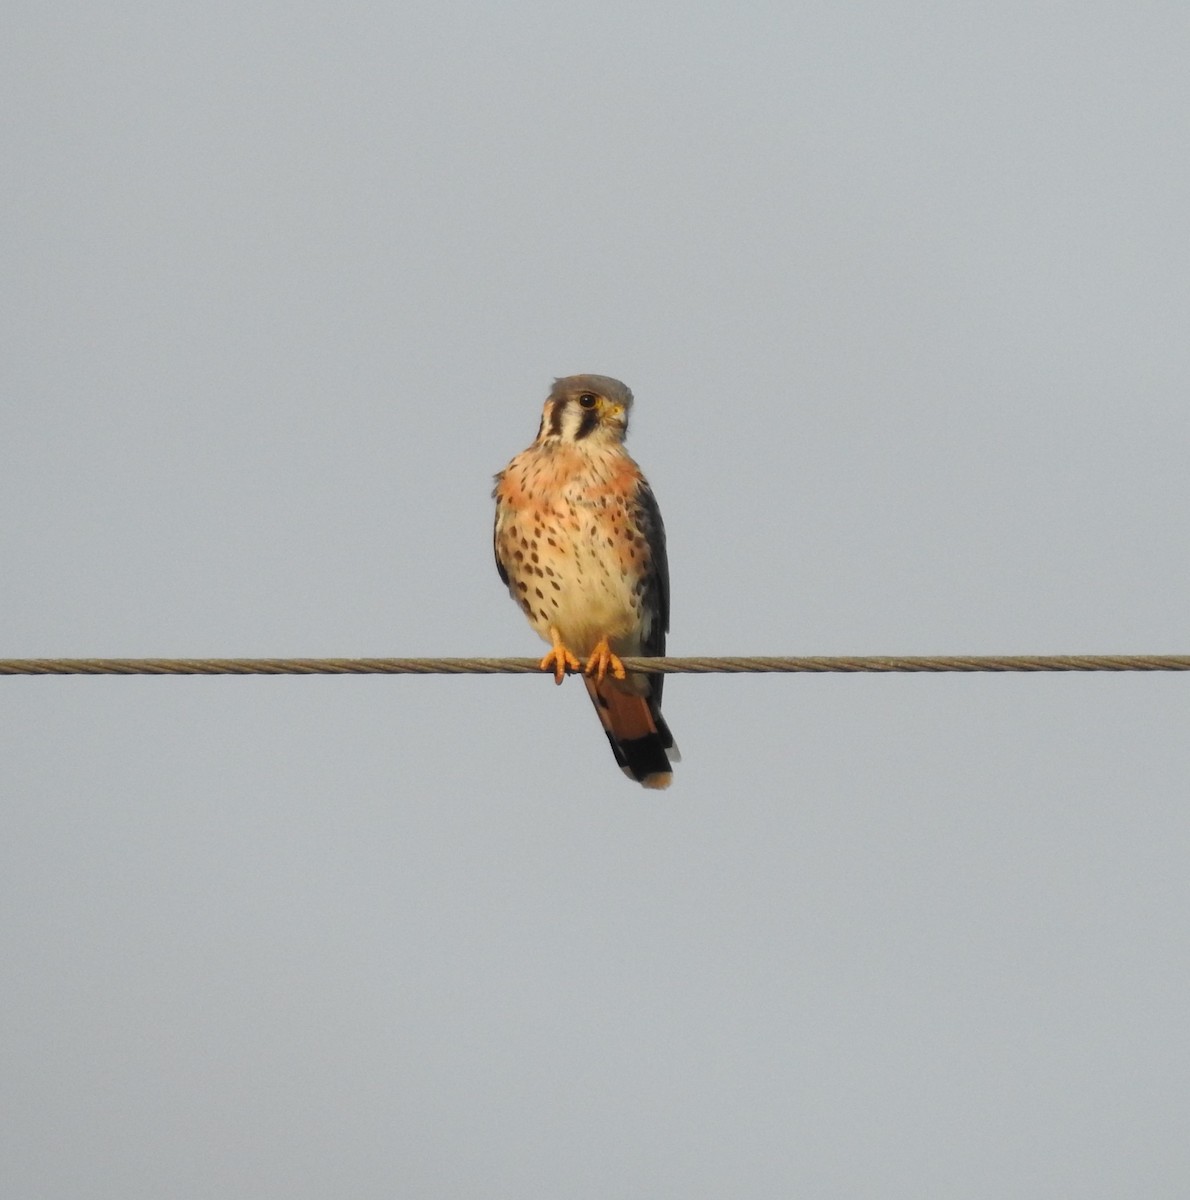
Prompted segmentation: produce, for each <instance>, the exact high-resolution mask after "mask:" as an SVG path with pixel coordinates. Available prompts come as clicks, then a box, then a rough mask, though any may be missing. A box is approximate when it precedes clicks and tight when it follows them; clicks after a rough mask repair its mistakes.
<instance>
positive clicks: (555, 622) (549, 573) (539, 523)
mask: <svg viewBox="0 0 1190 1200" xmlns="http://www.w3.org/2000/svg"><path fill="white" fill-rule="evenodd" d="M496 542H497V547H498V549H499V553H500V558H501V560H502V561H503V563H504V565H505V569H506V570H507V571H508V578H509V591H510V592H511V593H512V595H513V598H514V599H515V600H517V602H518V603H519V604H520V605H521V607H522V608H523V609H524V611H525V615H526V616H527V617H528V618H529V621H530V623H531V624H532V626H533V628H534V629H536V630H537V632H538V633H539V634H540V635H541V637H542V638H544V639H545V640H546V641H547V642H548V641H549V640H550V627H551V626H552V627H553V628H555V629H557V630H558V632H559V633H560V634H561V636H562V640H563V641H564V642H565V643H566V645H567V647H568V648H569V649H571V650H572V651H573V652H574V653H575V654H578V655H580V656H583V655H588V654H590V653H591V651H592V650H593V649H594V647H595V645H596V643H597V642H598V641H599V640H600V639H601V638H604V637H606V638H607V639H608V641H609V642H610V644H611V647H612V649H613V650H615V651H616V652H617V653H620V654H635V653H639V650H640V640H641V592H642V590H643V588H642V585H641V584H640V582H639V581H640V580H641V578H642V573H643V572H642V568H643V566H644V561H643V556H644V554H645V553H646V551H645V548H644V542H643V539H641V538H640V537H639V535H638V534H637V531H636V530H635V529H634V528H633V527H632V525H631V523H630V521H629V520H628V517H627V513H626V511H625V509H624V507H623V506H622V505H621V504H619V503H618V502H616V501H614V500H610V501H609V502H607V503H592V502H591V501H589V500H586V499H573V500H570V502H569V503H559V504H555V505H550V506H545V505H537V504H534V505H530V506H527V507H526V508H524V509H522V510H521V511H520V512H518V513H516V514H515V515H509V516H508V517H507V519H506V520H504V521H503V522H502V525H501V528H499V529H498V530H497V534H496Z"/></svg>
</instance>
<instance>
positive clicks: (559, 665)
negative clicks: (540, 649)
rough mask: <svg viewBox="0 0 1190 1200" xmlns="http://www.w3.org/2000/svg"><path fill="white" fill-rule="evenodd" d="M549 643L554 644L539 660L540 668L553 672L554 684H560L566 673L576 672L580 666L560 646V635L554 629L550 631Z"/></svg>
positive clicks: (577, 661)
mask: <svg viewBox="0 0 1190 1200" xmlns="http://www.w3.org/2000/svg"><path fill="white" fill-rule="evenodd" d="M550 641H552V642H553V643H554V646H553V649H552V650H551V651H550V652H549V653H548V654H547V655H546V656H545V658H543V659H542V660H541V663H540V666H541V669H542V670H543V671H553V673H554V682H555V683H561V682H562V679H563V677H564V676H565V675H566V672H567V671H577V670H579V669H580V667H581V666H582V664H581V663H580V662H579V660H578V659H577V658H575V656H574V655H573V654H571V653H570V651H569V650H567V649H566V647H565V646H564V645H563V644H562V635H561V634H560V633H559V632H558V631H557V630H556V629H551V630H550Z"/></svg>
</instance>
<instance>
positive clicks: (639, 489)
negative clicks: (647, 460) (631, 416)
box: [492, 375, 678, 788]
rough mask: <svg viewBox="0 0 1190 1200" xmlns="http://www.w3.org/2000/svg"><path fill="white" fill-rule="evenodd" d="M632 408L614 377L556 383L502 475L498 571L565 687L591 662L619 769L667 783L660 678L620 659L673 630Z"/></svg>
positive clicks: (590, 682) (660, 641) (658, 529)
mask: <svg viewBox="0 0 1190 1200" xmlns="http://www.w3.org/2000/svg"><path fill="white" fill-rule="evenodd" d="M631 408H632V393H631V392H630V391H629V390H628V388H627V387H625V385H624V384H622V383H621V382H620V381H619V380H618V379H609V378H608V377H607V376H606V375H569V376H567V377H566V378H565V379H556V380H555V381H554V387H553V390H552V391H551V392H550V394H549V398H548V399H547V400H546V402H545V409H544V411H543V412H542V414H541V426H540V428H539V429H538V430H537V437H536V439H535V440H534V442H533V444H532V445H531V446H530V447H529V448H528V449H527V450H524V451H522V452H521V453H520V454H518V455H517V456H516V457H515V458H514V459H513V460H512V462H510V463H509V464H508V466H507V467H505V468H504V470H503V471H501V472H500V474H499V475H497V476H496V488H495V491H494V492H493V493H492V494H493V496H494V497H495V500H496V529H495V537H494V541H495V549H496V568H497V570H499V572H500V578H501V579H502V580H503V581H504V582H505V583H506V584H507V585H508V590H509V593H510V594H511V595H512V598H513V599H514V600H515V601H516V602H517V603H518V604H519V605H520V606H521V608H522V609H523V610H524V613H525V616H526V617H528V618H529V624H530V625H532V626H533V628H534V629H536V630H537V632H538V633H539V634H540V635H541V636H542V637H543V638H544V639H545V640H546V641H547V642H549V643H550V646H551V649H550V651H549V653H548V654H547V655H546V656H545V657H544V658H543V659H542V660H541V669H542V670H543V671H552V672H553V673H554V679H555V681H556V682H557V683H561V682H562V677H563V675H564V674H565V673H566V672H567V671H577V670H579V669H580V666H581V667H583V670H584V676H585V678H584V682H585V683H586V685H587V691H588V692H589V693H590V695H591V700H592V701H593V702H594V704H595V711H596V712H597V713H598V714H599V720H600V721H601V722H602V723H603V728H604V730H605V731H606V732H607V740H608V741H609V742H611V747H612V753H613V754H614V755H615V756H616V762H617V763H619V764H620V768H621V770H623V772H624V774H625V775H627V776H628V778H629V779H635V780H636V781H637V782H638V783H641V784H643V785H644V786H645V787H647V788H665V787H669V785H670V783H671V782H672V780H673V773H672V771H671V769H670V759H671V758H673V759H674V760H675V761H677V759H678V754H677V751H676V749H675V748H674V740H673V735H672V734H671V733H670V732H669V727H668V726H667V725H666V723H665V720H664V718H663V717H662V716H661V685H662V683H663V682H664V676H663V675H660V674H658V673H656V672H641V671H632V672H628V671H626V670H625V669H624V664H623V663H622V662H621V661H620V655H626V656H632V655H640V654H645V655H652V654H658V655H659V654H664V653H665V634H666V631H667V630H668V628H669V568H668V564H667V562H666V557H665V528H664V526H663V525H662V524H661V513H660V512H659V511H658V509H657V501H656V500H654V499H653V493H652V491H651V490H650V488H649V484H648V481H647V480H646V479H645V477H644V476H643V475H642V474H641V470H640V468H639V467H638V466H637V465H636V463H634V462H633V461H632V459H631V458H629V456H628V452H627V451H626V450H625V449H624V435H625V434H626V433H627V431H628V413H629V410H630V409H631ZM580 659H582V660H585V661H584V663H580V661H579V660H580Z"/></svg>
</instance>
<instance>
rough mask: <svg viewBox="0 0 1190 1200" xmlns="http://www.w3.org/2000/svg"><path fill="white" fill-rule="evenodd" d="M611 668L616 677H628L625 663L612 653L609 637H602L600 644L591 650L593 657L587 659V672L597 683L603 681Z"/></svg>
mask: <svg viewBox="0 0 1190 1200" xmlns="http://www.w3.org/2000/svg"><path fill="white" fill-rule="evenodd" d="M609 669H610V670H611V673H612V675H613V676H615V678H616V679H627V678H628V672H627V671H626V670H624V664H623V663H622V662H621V661H620V660H619V658H618V657H617V656H616V655H614V654H613V653H612V649H611V647H610V646H609V645H608V644H607V638H601V639H600V642H599V644H598V645H597V646H596V647H595V649H594V650H592V651H591V657H590V658H588V659H587V666H586V673H587V674H588V675H593V676H594V677H595V682H596V683H602V682H603V680H604V678H605V676H606V675H607V673H608V670H609Z"/></svg>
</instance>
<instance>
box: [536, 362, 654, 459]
mask: <svg viewBox="0 0 1190 1200" xmlns="http://www.w3.org/2000/svg"><path fill="white" fill-rule="evenodd" d="M631 408H632V392H631V391H630V390H629V389H628V387H627V386H626V385H625V384H622V383H621V382H620V381H619V380H618V379H612V378H611V377H610V376H607V375H567V376H565V377H564V378H562V379H555V380H554V387H553V390H552V391H551V392H550V394H549V399H548V400H546V402H545V409H544V410H543V411H542V414H541V429H540V431H539V433H538V435H537V436H538V440H539V441H549V440H551V439H553V440H557V441H561V442H576V443H582V442H586V441H589V442H590V443H592V444H595V443H599V442H622V441H623V440H624V435H625V434H626V433H627V432H628V413H629V410H630V409H631Z"/></svg>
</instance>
